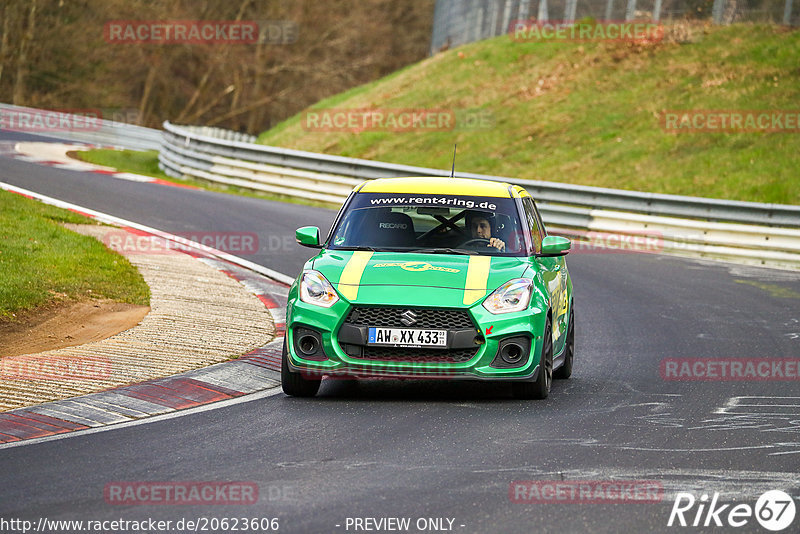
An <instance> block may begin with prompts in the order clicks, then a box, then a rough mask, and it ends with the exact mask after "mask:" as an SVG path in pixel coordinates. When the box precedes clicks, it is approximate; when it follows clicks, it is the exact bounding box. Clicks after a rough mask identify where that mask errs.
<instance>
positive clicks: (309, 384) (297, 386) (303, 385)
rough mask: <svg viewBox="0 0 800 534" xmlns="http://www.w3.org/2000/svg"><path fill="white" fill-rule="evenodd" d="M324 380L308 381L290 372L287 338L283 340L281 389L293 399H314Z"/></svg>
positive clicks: (298, 374)
mask: <svg viewBox="0 0 800 534" xmlns="http://www.w3.org/2000/svg"><path fill="white" fill-rule="evenodd" d="M321 383H322V379H321V378H320V379H317V380H313V379H312V380H308V379H305V378H303V376H302V375H301V374H300V373H294V372H292V371H290V370H289V354H288V353H287V351H286V338H283V355H282V356H281V388H282V389H283V392H284V393H286V394H287V395H291V396H292V397H313V396H314V395H316V394H317V392H318V391H319V385H320V384H321Z"/></svg>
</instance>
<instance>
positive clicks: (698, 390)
mask: <svg viewBox="0 0 800 534" xmlns="http://www.w3.org/2000/svg"><path fill="white" fill-rule="evenodd" d="M19 138H20V136H19V134H8V133H6V132H3V133H2V134H1V135H0V141H3V140H9V139H19ZM0 181H3V182H7V183H11V184H14V185H18V186H20V187H24V188H27V189H31V190H33V191H36V192H39V193H42V194H46V195H49V196H53V197H56V198H59V199H62V200H66V201H70V202H74V203H76V204H79V205H81V206H85V207H89V208H93V209H96V210H99V211H103V212H106V213H110V214H113V215H116V216H119V217H123V218H126V219H129V220H133V221H136V222H139V223H142V224H146V225H149V226H153V227H156V228H159V229H162V230H166V231H171V232H188V231H204V232H257V233H258V234H259V238H260V243H261V250H260V251H259V253H258V254H256V255H252V256H246V257H247V259H250V260H252V261H255V262H257V263H260V264H262V265H265V266H267V267H269V268H272V269H275V270H278V271H281V272H284V273H286V274H289V275H292V276H294V275H295V274H296V273H297V272H298V270H299V269H300V267H301V265H302V263H303V261H304V260H305V259H306V258H307V257H308V256H309V255H310V254H309V253H310V252H311V251H309V250H308V249H303V248H301V247H299V246H294V245H292V244H291V242H292V241H293V232H294V229H295V228H296V227H298V226H303V225H309V224H313V225H319V226H321V227H323V229H324V230H327V227H328V226H329V225H330V223H331V221H332V218H333V216H334V215H335V213H334V212H333V211H330V210H324V209H314V208H308V207H304V206H298V205H292V204H283V203H277V202H267V201H262V200H254V199H249V198H241V197H236V196H231V195H223V194H217V193H209V192H203V191H193V190H186V189H181V188H173V187H166V186H161V185H155V184H142V183H135V182H126V181H122V180H117V179H113V178H109V177H106V176H102V175H94V174H88V173H78V172H72V171H66V170H59V169H52V168H48V167H44V166H39V165H35V164H29V163H25V162H21V161H16V160H12V159H10V158H6V157H3V158H0ZM285 238H288V241H287V243H288V244H286V245H284V239H285ZM270 243H272V245H271V246H270ZM568 264H569V268H570V271H571V273H572V276H573V280H574V284H575V295H576V307H575V309H576V316H577V321H576V325H577V327H576V363H575V372H574V374H573V377H572V378H571V379H570V380H568V381H556V382H555V383H554V387H553V391H552V393H551V396H550V398H548V399H547V400H545V401H527V402H521V401H517V400H513V399H512V398H511V396H510V392H509V391H508V388H506V387H504V386H502V385H497V384H486V383H477V382H454V381H404V382H386V381H361V382H349V381H333V382H328V383H325V384H324V385H323V388H322V390H321V392H320V395H319V396H318V397H317V398H315V399H295V398H288V397H286V396H284V395H283V394H279V395H275V396H272V397H268V398H262V399H258V400H254V401H251V402H243V403H239V404H235V405H229V406H225V407H222V408H219V409H214V410H210V411H205V412H202V413H195V414H187V415H185V416H183V417H177V418H173V419H170V420H166V421H159V422H152V423H148V424H143V425H139V426H134V427H128V428H119V429H114V430H110V431H105V432H100V433H96V434H90V435H75V436H72V437H69V438H67V439H62V440H58V441H52V442H46V443H39V444H33V445H27V446H21V447H16V448H11V449H0V520H1V519H9V518H25V519H29V520H33V521H35V522H36V521H38V520H39V518H40V517H46V518H48V519H51V520H52V519H74V520H113V519H120V518H122V519H129V520H132V519H135V520H141V519H146V518H154V519H161V520H171V521H173V525H174V524H175V522H176V521H178V520H180V519H182V518H185V519H196V518H198V517H206V518H216V519H221V518H225V517H238V518H278V519H279V520H280V532H287V533H291V532H366V531H368V530H366V527H369V526H374V525H373V524H371V523H366V524H364V523H362V527H364V528H361V529H357V528H355V525H354V523H353V518H361V519H364V518H387V517H405V518H410V519H411V528H410V529H409V530H400V531H401V532H419V531H445V530H446V529H447V528H448V525H449V524H450V523H449V522H448V521H447V520H445V521H444V522H443V525H444V526H443V527H441V528H438V529H435V528H431V527H436V526H438V525H437V524H436V523H434V522H427V523H426V524H423V522H420V523H419V524H417V523H416V522H417V520H418V519H420V518H447V519H451V520H453V523H452V527H450V528H451V529H452V530H453V531H456V532H463V533H472V532H520V533H523V532H526V533H527V532H646V531H651V532H673V531H675V532H684V531H687V532H688V531H691V532H699V531H712V532H715V531H716V532H723V531H732V530H735V531H736V532H765V530H764V529H763V528H762V527H761V526H760V525H759V524H758V522H757V521H756V519H755V518H752V517H751V518H749V520H748V522H747V524H746V525H745V526H744V527H742V528H738V529H733V528H731V527H730V526H727V525H726V526H723V527H716V528H713V522H712V523H711V524H712V527H706V528H703V527H691V526H689V527H685V528H681V527H679V526H672V527H668V526H667V522H668V520H669V517H670V511H671V509H672V507H673V499H674V495H675V492H689V493H692V494H694V495H695V496H696V497H697V498H698V499H699V498H700V497H701V495H703V494H707V495H708V496H709V500H710V499H711V496H713V494H714V493H715V492H719V493H720V494H721V496H720V503H727V504H740V503H744V504H749V505H750V506H754V505H755V503H756V500H757V498H758V497H759V496H760V495H761V494H762V493H763V492H765V491H767V490H774V489H779V490H784V491H786V492H788V493H789V494H791V495H792V496H793V497H794V498H795V499H797V498H800V474H799V473H798V471H799V469H798V468H799V467H800V436H798V433H800V390H799V389H798V386H797V384H798V382H797V380H794V381H791V380H789V381H777V380H760V381H759V380H745V381H735V382H723V381H673V380H665V379H664V378H662V375H661V373H660V365H661V363H662V360H664V359H668V358H770V359H773V361H777V360H776V359H778V358H788V357H797V356H798V354H800V305H799V304H800V275H798V274H795V273H788V272H784V271H775V270H767V269H758V268H749V267H738V266H731V265H725V264H716V263H711V262H700V261H694V260H686V259H679V258H674V257H668V256H659V255H647V254H597V253H595V254H588V253H584V254H571V255H570V256H569V257H568ZM530 480H542V481H561V480H565V481H569V480H584V481H587V480H590V481H609V480H617V481H619V480H625V481H631V480H636V481H653V482H655V483H657V484H658V485H660V486H661V487H663V488H664V489H665V492H666V497H664V498H663V500H662V501H661V502H657V503H641V502H639V503H631V502H624V503H615V504H609V503H587V502H579V503H568V504H565V503H558V504H555V503H531V502H512V499H510V497H509V487H510V484H511V483H512V482H513V481H530ZM119 481H251V482H255V483H256V484H257V485H258V487H259V489H260V493H259V495H260V497H259V499H258V502H257V503H256V504H252V505H239V506H226V505H219V506H185V505H184V506H164V505H151V506H119V505H112V504H108V503H107V502H106V501H105V500H104V496H103V490H104V487H106V485H107V484H110V483H115V482H119ZM795 502H796V503H797V507H798V508H800V502H798V501H797V500H795ZM707 508H708V506H707V505H706V509H707ZM729 510H730V506H729V507H728V510H726V511H725V512H724V513H723V514H722V515H721V516H720V518H721V520H722V521H723V523H724V524H725V521H726V519H727V513H728V511H729ZM697 511H698V506H697V505H695V506H694V507H693V508H691V510H689V511H687V512H686V514H685V517H686V519H687V521H688V522H689V523H691V522H692V521H694V518H695V514H696V513H697ZM798 512H800V510H799V511H798ZM799 515H800V514H799ZM348 518H351V519H350V520H349V521H350V522H348ZM703 521H705V515H704V514H703V515H701V519H700V524H701V525H702V522H703ZM798 525H800V518H796V519H795V521H794V523H793V524H792V525H791V527H789V529H787V530H786V531H785V532H790V531H794V532H798V531H800V527H799V526H798ZM209 526H213V524H210V525H209ZM417 526H421V527H427V530H425V529H422V530H417V528H416V527H417ZM239 528H241V525H239ZM0 530H2V531H4V532H5V531H9V532H10V531H11V530H5V529H3V528H2V523H1V522H0ZM211 531H232V530H231V528H230V527H229V528H228V530H224V529H222V528H221V527H218V528H215V529H212V530H211ZM373 531H374V530H373ZM384 531H386V530H384ZM170 532H177V530H170Z"/></svg>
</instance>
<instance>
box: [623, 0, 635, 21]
mask: <svg viewBox="0 0 800 534" xmlns="http://www.w3.org/2000/svg"><path fill="white" fill-rule="evenodd" d="M635 17H636V0H628V7H627V9H625V20H626V21H628V20H633V19H634V18H635Z"/></svg>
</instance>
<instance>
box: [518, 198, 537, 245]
mask: <svg viewBox="0 0 800 534" xmlns="http://www.w3.org/2000/svg"><path fill="white" fill-rule="evenodd" d="M522 206H523V208H525V218H526V219H527V221H528V228H529V229H530V231H531V239H532V240H533V252H534V253H535V254H538V253H539V252H541V251H542V228H541V227H540V224H539V218H538V217H537V214H536V208H535V207H534V205H533V200H531V198H530V197H525V198H523V199H522Z"/></svg>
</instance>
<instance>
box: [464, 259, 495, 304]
mask: <svg viewBox="0 0 800 534" xmlns="http://www.w3.org/2000/svg"><path fill="white" fill-rule="evenodd" d="M491 265H492V257H491V256H470V257H469V265H468V266H467V283H466V284H465V286H464V304H465V305H467V306H469V305H470V304H474V303H475V302H476V301H477V300H478V299H480V298H481V297H483V296H484V295H485V294H486V283H487V282H488V281H489V267H491Z"/></svg>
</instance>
